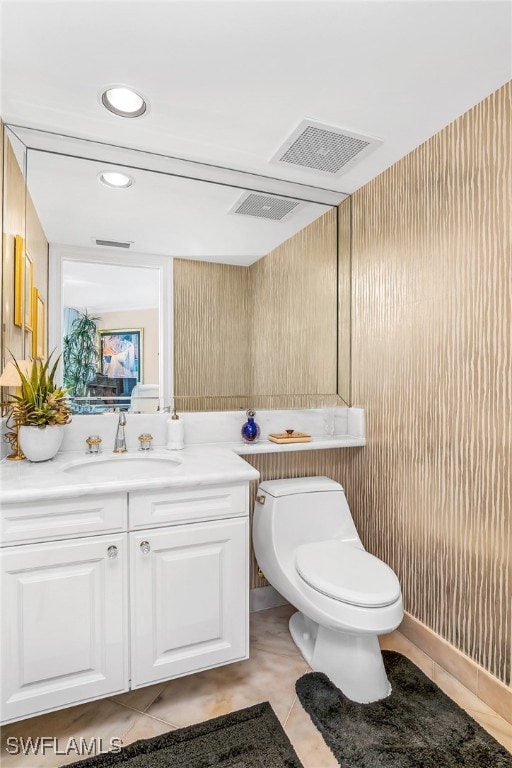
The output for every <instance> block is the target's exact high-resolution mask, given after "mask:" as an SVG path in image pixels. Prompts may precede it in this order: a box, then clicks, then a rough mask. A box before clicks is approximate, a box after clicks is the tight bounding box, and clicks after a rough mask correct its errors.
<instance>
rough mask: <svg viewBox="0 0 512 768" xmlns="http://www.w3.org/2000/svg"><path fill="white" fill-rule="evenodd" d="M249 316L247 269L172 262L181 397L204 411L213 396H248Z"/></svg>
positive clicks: (176, 380) (176, 378)
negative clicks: (202, 399) (185, 397)
mask: <svg viewBox="0 0 512 768" xmlns="http://www.w3.org/2000/svg"><path fill="white" fill-rule="evenodd" d="M248 314H249V303H248V273H247V269H246V268H245V267H237V266H232V265H229V264H211V263H208V262H205V261H188V260H185V259H175V260H174V391H175V394H176V396H177V397H180V396H184V395H187V396H189V397H191V398H193V397H195V398H200V399H199V400H198V401H197V402H198V405H199V406H200V407H199V408H198V410H203V407H201V398H206V401H207V404H208V401H209V400H210V399H211V398H218V399H219V400H220V401H221V400H222V398H225V397H229V398H232V397H233V396H235V397H238V396H241V397H243V396H245V394H246V393H247V392H248V391H249V379H248V375H249V368H248V365H247V360H248V354H247V350H248V345H249V328H248V325H247V317H248ZM193 402H194V400H192V399H191V400H190V403H193ZM209 404H210V405H211V404H212V403H211V402H210V403H209ZM214 407H216V406H214ZM189 409H190V408H189Z"/></svg>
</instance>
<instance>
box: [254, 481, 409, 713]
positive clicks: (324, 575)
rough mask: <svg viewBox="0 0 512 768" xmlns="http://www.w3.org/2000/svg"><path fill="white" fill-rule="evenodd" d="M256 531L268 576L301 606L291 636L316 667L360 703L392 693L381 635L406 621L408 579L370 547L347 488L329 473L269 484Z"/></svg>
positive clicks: (259, 502)
mask: <svg viewBox="0 0 512 768" xmlns="http://www.w3.org/2000/svg"><path fill="white" fill-rule="evenodd" d="M252 535H253V543H254V550H255V554H256V559H257V561H258V564H259V566H260V568H261V570H262V571H263V573H264V574H265V577H266V579H267V580H268V581H269V582H270V584H272V586H273V587H275V589H276V590H277V591H278V592H279V593H280V594H281V595H282V596H283V597H285V598H286V599H287V600H288V601H289V602H290V603H291V604H292V605H294V606H295V607H296V608H297V609H298V612H297V613H294V614H293V616H292V617H291V619H290V633H291V636H292V638H293V640H294V642H295V644H296V645H297V647H298V648H299V650H300V652H301V653H302V655H303V656H304V658H305V660H306V661H307V662H308V664H309V665H310V667H311V668H312V669H313V670H315V671H316V672H324V673H325V674H326V675H327V677H329V679H330V680H331V681H332V682H333V683H334V684H335V685H336V686H338V688H340V689H341V690H342V691H343V693H344V694H345V695H346V696H347V697H348V698H349V699H352V700H353V701H358V702H370V701H377V700H378V699H383V698H385V697H386V696H388V695H389V694H390V692H391V686H390V684H389V681H388V679H387V676H386V672H385V669H384V664H383V661H382V654H381V651H380V647H379V641H378V635H381V634H385V633H387V632H392V631H393V630H394V629H396V628H397V627H398V625H399V624H400V622H401V621H402V618H403V605H402V593H401V590H400V583H399V581H398V579H397V577H396V575H395V573H394V572H393V571H392V570H391V568H389V566H387V565H386V564H385V563H383V562H382V560H379V559H378V558H377V557H374V556H373V555H370V554H369V552H367V551H366V550H365V549H364V547H363V545H362V543H361V540H360V539H359V536H358V534H357V531H356V527H355V525H354V521H353V520H352V515H351V514H350V510H349V508H348V504H347V499H346V498H345V493H344V491H343V488H342V487H341V485H339V483H336V482H335V481H334V480H331V479H329V478H328V477H301V478H297V479H285V480H268V481H265V482H263V483H261V485H260V487H259V489H258V495H257V498H256V505H255V509H254V520H253V530H252Z"/></svg>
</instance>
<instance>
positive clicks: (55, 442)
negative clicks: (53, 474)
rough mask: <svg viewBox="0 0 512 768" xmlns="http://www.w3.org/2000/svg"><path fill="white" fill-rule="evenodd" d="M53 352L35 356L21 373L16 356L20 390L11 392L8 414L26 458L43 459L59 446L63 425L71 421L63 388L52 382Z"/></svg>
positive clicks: (55, 366)
mask: <svg viewBox="0 0 512 768" xmlns="http://www.w3.org/2000/svg"><path fill="white" fill-rule="evenodd" d="M52 355H53V353H52V354H51V355H50V356H49V357H48V359H47V360H46V362H43V361H42V360H39V359H36V360H34V361H33V362H32V369H31V371H30V373H27V375H25V373H23V371H22V370H21V369H20V367H19V365H18V363H17V362H16V360H14V366H15V368H16V370H17V372H18V375H19V377H20V381H21V384H20V387H21V394H19V395H11V396H10V397H11V400H12V403H11V404H10V406H9V410H10V415H11V417H12V419H13V421H14V424H15V426H16V430H17V438H18V442H19V447H20V449H21V451H22V452H23V454H24V455H25V457H26V458H27V459H29V460H30V461H47V460H48V459H52V458H53V457H54V456H55V454H56V453H57V451H58V450H59V448H60V446H61V444H62V440H63V438H64V425H65V424H68V423H69V422H70V421H71V418H70V414H71V410H70V407H69V404H68V401H67V398H66V395H67V392H68V390H67V389H63V388H62V387H58V386H57V385H56V384H55V372H56V370H57V365H58V363H59V358H57V360H56V361H55V363H53V365H52V367H51V368H50V361H51V358H52Z"/></svg>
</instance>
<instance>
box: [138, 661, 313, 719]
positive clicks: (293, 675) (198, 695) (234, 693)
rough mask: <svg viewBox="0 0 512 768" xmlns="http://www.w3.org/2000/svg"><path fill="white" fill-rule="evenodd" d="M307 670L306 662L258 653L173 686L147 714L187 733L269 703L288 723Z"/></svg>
mask: <svg viewBox="0 0 512 768" xmlns="http://www.w3.org/2000/svg"><path fill="white" fill-rule="evenodd" d="M306 670H307V666H306V663H305V662H304V661H303V659H302V658H297V659H294V658H291V657H286V656H278V655H277V654H273V653H267V652H266V651H260V650H257V649H256V650H253V651H252V652H251V658H250V659H247V660H246V661H239V662H237V663H236V664H230V665H229V666H225V667H217V668H216V669H210V670H207V671H205V672H198V673H197V674H195V675H188V676H187V677H180V678H178V679H177V680H171V682H170V683H168V684H167V686H166V687H165V689H164V690H163V692H162V693H161V694H160V695H159V696H158V698H157V699H156V700H155V701H154V702H153V704H152V705H151V706H150V707H149V708H148V710H147V712H146V714H148V715H152V716H154V717H158V718H160V719H161V720H164V721H165V722H167V723H170V724H171V725H175V726H176V727H182V726H185V725H190V724H192V723H198V722H201V721H202V720H208V719H209V718H211V717H218V716H219V715H224V714H226V713H227V712H233V711H235V710H236V709H242V708H243V707H248V706H251V705H252V704H258V703H259V702H261V701H269V702H270V704H271V705H272V707H273V709H274V712H275V713H276V715H277V717H278V718H279V720H280V721H281V722H284V721H285V719H286V716H287V715H288V712H289V711H290V708H291V705H292V703H293V700H294V698H295V681H296V680H297V678H299V677H300V676H301V675H303V674H304V673H305V672H306Z"/></svg>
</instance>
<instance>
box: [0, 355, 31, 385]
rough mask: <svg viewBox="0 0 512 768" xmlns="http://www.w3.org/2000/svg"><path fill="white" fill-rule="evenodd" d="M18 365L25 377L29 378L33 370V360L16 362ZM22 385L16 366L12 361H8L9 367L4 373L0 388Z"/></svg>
mask: <svg viewBox="0 0 512 768" xmlns="http://www.w3.org/2000/svg"><path fill="white" fill-rule="evenodd" d="M16 364H17V365H18V366H19V368H20V371H21V372H22V373H23V375H24V376H27V377H29V376H30V373H31V370H32V362H31V360H16ZM20 385H21V379H20V375H19V373H18V371H17V370H16V366H15V365H14V363H13V362H12V360H8V361H7V365H6V366H5V368H4V370H3V371H2V375H1V376H0V387H19V386H20Z"/></svg>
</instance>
